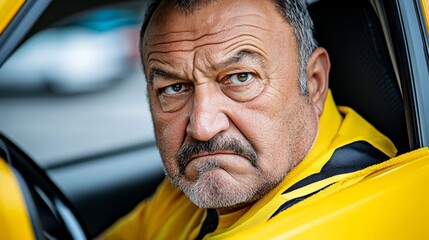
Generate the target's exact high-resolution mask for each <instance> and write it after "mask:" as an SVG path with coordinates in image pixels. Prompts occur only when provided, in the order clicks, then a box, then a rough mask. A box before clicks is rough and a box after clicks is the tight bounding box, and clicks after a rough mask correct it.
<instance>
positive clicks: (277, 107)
mask: <svg viewBox="0 0 429 240" xmlns="http://www.w3.org/2000/svg"><path fill="white" fill-rule="evenodd" d="M264 98H266V101H268V102H270V104H266V103H261V104H258V105H255V106H252V108H251V109H253V110H251V111H249V112H248V113H247V117H245V118H242V119H243V121H242V124H241V125H240V126H238V128H239V129H241V131H242V132H243V134H244V135H245V136H246V137H247V138H248V139H249V140H250V141H251V143H252V144H253V145H254V146H255V148H256V149H257V152H258V157H259V162H258V164H259V166H260V168H261V170H262V171H263V172H266V173H267V174H270V175H272V176H280V175H284V174H285V173H287V172H288V171H290V170H291V168H293V167H294V166H295V165H296V164H297V163H298V162H300V161H301V160H302V159H303V158H304V156H305V155H306V153H307V152H308V151H309V149H310V147H311V146H312V144H313V141H314V139H315V136H316V134H317V129H318V118H317V115H316V113H315V112H314V109H313V107H312V106H311V105H310V104H308V103H307V102H306V99H305V98H303V97H302V96H298V97H296V96H295V97H290V96H287V95H283V96H279V95H278V94H269V95H266V96H264ZM268 106H269V107H268ZM256 109H257V110H256ZM248 119H251V121H250V120H248Z"/></svg>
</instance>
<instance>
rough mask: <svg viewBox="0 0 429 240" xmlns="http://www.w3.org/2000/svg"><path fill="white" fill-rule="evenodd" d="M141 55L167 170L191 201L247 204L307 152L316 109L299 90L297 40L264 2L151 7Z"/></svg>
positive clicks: (314, 128) (232, 205)
mask: <svg viewBox="0 0 429 240" xmlns="http://www.w3.org/2000/svg"><path fill="white" fill-rule="evenodd" d="M143 59H144V65H145V71H146V73H147V76H148V77H149V78H148V94H149V99H150V106H151V113H152V117H153V121H154V127H155V134H156V138H157V144H158V147H159V149H160V152H161V156H162V159H163V163H164V166H165V170H166V173H167V175H168V176H169V177H170V179H171V180H172V182H173V183H174V184H175V185H176V186H178V187H179V188H180V189H181V190H182V191H184V193H185V194H186V195H187V196H188V197H189V198H190V199H191V200H192V201H193V202H194V203H195V204H196V205H198V206H199V207H203V208H217V209H220V210H222V209H224V210H228V209H233V208H236V207H242V206H245V205H247V204H249V203H251V202H254V201H255V200H257V199H259V198H260V197H262V196H263V195H265V194H266V193H267V192H268V191H270V190H271V189H272V188H274V187H275V186H276V185H277V184H278V183H279V182H280V181H281V180H282V179H283V178H284V177H285V175H286V173H287V172H288V171H290V170H291V168H293V167H294V166H295V165H296V164H297V163H299V162H300V161H301V160H302V159H303V157H304V156H305V155H306V153H307V152H308V150H309V149H310V148H311V146H312V144H313V142H314V139H315V137H316V135H317V131H318V113H317V111H316V110H315V107H314V104H313V102H312V101H311V99H310V97H308V96H303V95H301V94H300V90H299V79H298V78H299V61H298V54H297V46H296V42H295V39H294V36H293V33H292V29H291V27H290V26H289V24H287V23H286V21H285V20H284V18H283V17H282V16H281V15H280V13H279V12H278V11H277V9H276V8H275V6H274V5H273V4H272V3H271V1H259V0H253V1H244V0H242V1H241V0H240V1H230V0H227V1H214V2H213V3H208V4H207V5H206V4H203V5H201V6H198V7H197V8H195V9H194V10H193V11H192V12H188V13H184V12H182V11H181V10H179V9H178V8H176V7H173V6H172V5H169V3H162V4H161V5H160V7H159V8H158V10H157V11H156V12H155V14H154V16H153V18H152V20H151V22H150V24H149V27H148V29H147V31H146V34H145V37H144V39H143Z"/></svg>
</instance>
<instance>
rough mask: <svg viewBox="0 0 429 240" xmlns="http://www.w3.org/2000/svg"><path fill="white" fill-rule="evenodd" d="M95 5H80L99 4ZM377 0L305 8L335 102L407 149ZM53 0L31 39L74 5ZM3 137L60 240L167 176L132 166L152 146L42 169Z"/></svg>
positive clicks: (408, 133)
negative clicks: (326, 60)
mask: <svg viewBox="0 0 429 240" xmlns="http://www.w3.org/2000/svg"><path fill="white" fill-rule="evenodd" d="M59 2H61V1H59ZM94 2H95V3H94V4H93V5H91V4H88V6H85V8H90V7H95V6H97V4H100V3H101V2H103V1H94ZM112 2H113V1H112ZM380 2H381V1H362V0H349V1H342V0H319V1H314V3H311V4H310V8H309V9H310V14H311V16H312V18H313V20H314V23H315V36H316V39H317V41H318V43H319V45H320V46H322V47H325V48H326V49H327V50H328V53H329V55H330V58H331V64H332V67H331V73H330V88H331V90H332V93H333V95H334V99H335V101H336V103H337V105H345V106H350V107H352V108H354V109H355V110H356V111H357V112H358V113H360V114H361V115H362V116H363V117H364V118H366V119H367V120H368V121H369V122H370V123H372V124H373V125H374V126H375V127H376V128H378V129H379V130H380V131H381V132H382V133H384V134H385V135H387V136H388V137H389V138H390V139H391V140H392V141H393V142H394V143H395V145H396V147H397V149H398V152H399V153H404V152H407V151H409V150H411V149H415V148H417V147H418V143H417V140H416V139H417V136H415V134H416V133H415V131H414V129H415V126H414V125H415V123H414V122H415V121H414V120H413V119H414V116H413V113H414V110H413V109H412V108H413V105H412V104H411V103H410V100H409V99H408V98H409V96H408V94H407V93H406V91H407V86H406V85H405V83H403V82H400V81H399V80H398V79H399V76H401V73H400V71H401V69H400V68H398V67H397V66H396V63H397V62H396V59H395V54H394V51H393V49H395V46H392V43H391V39H390V38H392V37H393V36H391V35H390V34H389V32H390V31H389V26H388V24H386V19H389V18H394V17H395V16H390V15H389V13H387V12H383V11H380V9H382V8H379V6H378V5H377V4H379V3H380ZM386 2H388V1H386ZM55 4H58V3H55V2H53V3H52V4H51V5H50V7H49V8H48V9H47V12H46V14H44V15H43V16H42V18H40V19H39V20H38V22H37V23H36V24H35V25H34V27H33V28H32V29H31V30H30V32H29V34H28V36H29V35H31V34H33V33H35V32H37V31H39V30H40V29H43V28H44V27H46V26H47V25H48V24H49V23H50V22H52V21H57V20H59V18H60V17H59V16H60V15H61V14H65V15H67V14H69V11H72V10H73V9H66V10H63V11H64V12H63V13H61V12H54V9H57V8H58V6H56V5H55ZM59 9H65V8H59ZM83 134H84V133H83ZM1 139H2V141H3V142H4V144H5V145H6V148H7V150H5V151H4V152H3V155H6V152H7V155H8V156H9V157H5V158H8V159H9V160H8V161H9V163H10V164H11V166H13V167H14V168H15V169H17V170H18V172H19V173H20V175H21V176H22V177H23V179H24V180H25V182H26V185H27V186H29V189H30V192H31V196H32V198H33V200H34V203H35V205H36V206H37V207H36V208H37V210H36V212H37V214H36V215H38V216H37V217H35V219H39V224H40V225H41V226H42V228H43V229H44V230H45V232H48V233H49V234H50V235H52V236H54V237H56V238H58V239H81V238H85V237H84V236H86V237H89V238H92V237H94V236H97V235H98V234H100V233H101V232H102V231H103V230H105V229H106V228H107V227H108V226H110V225H111V224H112V223H114V222H115V221H116V220H117V219H119V218H120V217H121V216H123V215H124V214H126V213H127V212H129V211H130V210H131V209H132V208H133V207H134V206H135V205H136V204H137V203H139V202H140V201H141V200H142V199H144V198H146V197H148V196H150V195H151V194H152V193H153V191H155V189H156V186H157V185H158V184H159V182H160V181H161V180H162V179H163V177H164V173H163V170H162V166H160V165H159V164H154V165H149V164H148V165H147V166H141V167H139V168H135V167H134V166H135V165H134V164H136V161H138V159H141V158H144V159H154V160H157V161H158V162H160V156H159V154H158V152H157V148H156V144H155V143H150V144H145V145H138V146H135V147H132V148H129V149H124V150H121V151H113V152H107V153H105V154H101V155H94V156H88V157H86V158H84V159H82V160H81V161H77V162H73V163H69V164H64V165H58V166H55V167H53V168H50V169H48V170H47V171H45V170H44V169H41V168H40V167H38V166H37V164H35V163H34V162H33V161H32V160H31V157H29V156H27V155H26V154H25V149H24V151H23V150H21V149H20V148H19V146H17V145H15V144H14V143H12V142H11V141H10V140H8V138H7V136H3V135H2V136H1ZM109 171H110V172H109ZM114 173H118V174H114ZM127 173H129V174H127ZM97 179H98V180H97ZM100 179H101V180H100ZM35 221H36V220H35ZM76 226H81V229H80V230H79V228H80V227H76Z"/></svg>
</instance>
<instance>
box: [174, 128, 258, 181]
mask: <svg viewBox="0 0 429 240" xmlns="http://www.w3.org/2000/svg"><path fill="white" fill-rule="evenodd" d="M219 150H220V151H231V152H233V153H235V154H237V155H240V156H242V157H244V158H246V159H248V160H249V162H250V164H252V166H253V167H255V168H258V163H257V154H256V150H255V148H254V147H253V146H252V144H251V143H250V142H248V141H240V140H238V139H234V138H228V137H221V136H216V137H214V138H212V139H210V140H208V141H198V140H192V141H191V142H189V143H186V144H184V145H183V146H182V147H181V148H180V150H179V153H178V155H177V161H178V163H179V173H180V174H181V175H183V174H184V173H185V168H186V165H187V163H188V162H189V161H190V160H191V158H192V157H193V156H195V155H197V154H200V153H205V152H208V153H210V152H214V151H219Z"/></svg>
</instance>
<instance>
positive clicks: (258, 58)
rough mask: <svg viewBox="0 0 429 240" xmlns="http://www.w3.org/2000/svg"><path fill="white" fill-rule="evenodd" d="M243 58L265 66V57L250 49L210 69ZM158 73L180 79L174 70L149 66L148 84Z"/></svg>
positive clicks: (230, 63) (239, 60) (165, 76)
mask: <svg viewBox="0 0 429 240" xmlns="http://www.w3.org/2000/svg"><path fill="white" fill-rule="evenodd" d="M245 59H250V60H251V61H254V62H257V63H258V64H261V65H262V66H265V63H266V61H265V58H264V57H263V56H262V55H260V54H259V53H257V52H254V51H250V50H241V51H239V52H237V53H236V54H234V55H233V56H231V57H230V58H228V59H226V60H225V61H223V62H221V63H218V64H215V65H214V66H212V69H223V68H226V67H228V66H230V65H232V64H236V63H239V62H241V61H243V60H245ZM156 75H158V76H160V77H163V78H174V79H182V77H181V76H179V74H176V73H174V72H170V71H166V70H164V69H161V68H159V67H156V68H151V69H150V74H149V84H150V85H153V82H154V79H155V76H156Z"/></svg>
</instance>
